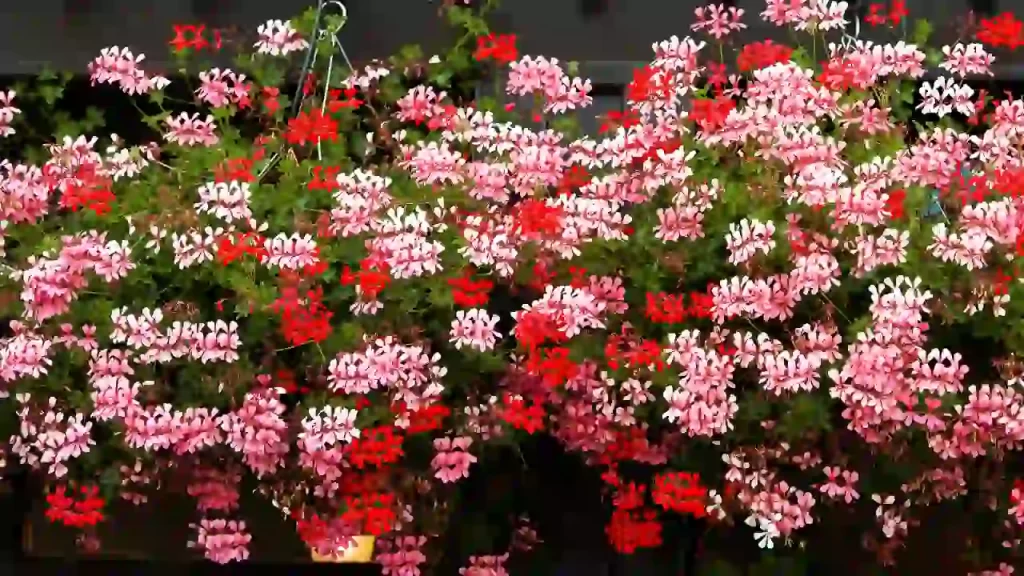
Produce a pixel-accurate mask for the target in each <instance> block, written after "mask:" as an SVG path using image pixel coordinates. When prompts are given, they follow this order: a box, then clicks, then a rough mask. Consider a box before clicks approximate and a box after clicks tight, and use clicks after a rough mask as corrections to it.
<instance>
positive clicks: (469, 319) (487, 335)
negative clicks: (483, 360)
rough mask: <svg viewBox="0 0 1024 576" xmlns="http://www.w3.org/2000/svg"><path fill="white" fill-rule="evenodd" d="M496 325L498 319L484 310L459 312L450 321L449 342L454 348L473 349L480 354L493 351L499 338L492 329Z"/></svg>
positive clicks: (476, 309) (475, 309) (496, 332)
mask: <svg viewBox="0 0 1024 576" xmlns="http://www.w3.org/2000/svg"><path fill="white" fill-rule="evenodd" d="M497 325H498V317H497V316H496V315H493V314H488V313H487V311H486V310H483V309H480V308H473V309H470V310H459V311H458V312H456V313H455V320H452V329H451V342H452V343H453V344H454V345H455V348H457V349H461V348H463V347H467V348H473V349H475V350H477V351H480V352H486V351H488V350H493V349H494V345H495V343H496V342H497V341H498V338H499V337H500V336H501V335H500V334H498V331H497V330H495V329H494V327H495V326H497Z"/></svg>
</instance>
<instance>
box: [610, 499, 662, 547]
mask: <svg viewBox="0 0 1024 576" xmlns="http://www.w3.org/2000/svg"><path fill="white" fill-rule="evenodd" d="M605 532H606V533H607V534H608V540H609V542H611V545H612V547H613V548H615V550H617V551H618V552H620V553H622V554H632V553H633V552H636V550H637V549H638V548H657V547H658V546H661V523H660V522H658V521H657V520H656V519H655V513H654V510H649V509H648V510H643V511H632V510H622V509H616V510H615V512H613V513H612V518H611V521H610V522H609V523H608V526H607V527H606V528H605Z"/></svg>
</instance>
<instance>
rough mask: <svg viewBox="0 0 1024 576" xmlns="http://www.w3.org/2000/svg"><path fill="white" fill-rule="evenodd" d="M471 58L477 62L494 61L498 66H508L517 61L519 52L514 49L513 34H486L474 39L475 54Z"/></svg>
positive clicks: (514, 37) (514, 36)
mask: <svg viewBox="0 0 1024 576" xmlns="http://www.w3.org/2000/svg"><path fill="white" fill-rule="evenodd" d="M473 57H474V58H476V59H477V61H480V62H483V61H484V60H488V59H490V60H494V61H495V62H497V63H498V64H508V63H510V62H514V61H516V60H518V59H519V50H518V49H517V48H516V35H515V34H500V35H497V36H496V35H494V34H493V33H492V34H488V35H487V36H480V37H478V38H477V39H476V52H474V53H473Z"/></svg>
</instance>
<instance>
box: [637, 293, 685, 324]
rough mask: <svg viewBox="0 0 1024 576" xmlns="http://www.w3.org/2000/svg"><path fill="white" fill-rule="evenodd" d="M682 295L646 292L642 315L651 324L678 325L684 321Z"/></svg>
mask: <svg viewBox="0 0 1024 576" xmlns="http://www.w3.org/2000/svg"><path fill="white" fill-rule="evenodd" d="M683 299H684V296H683V295H682V294H666V293H664V292H657V293H653V292H648V293H647V308H646V309H645V310H644V315H645V316H647V318H648V319H650V320H651V322H658V323H661V324H678V323H680V322H682V321H683V320H686V316H687V312H686V306H685V304H684V303H683Z"/></svg>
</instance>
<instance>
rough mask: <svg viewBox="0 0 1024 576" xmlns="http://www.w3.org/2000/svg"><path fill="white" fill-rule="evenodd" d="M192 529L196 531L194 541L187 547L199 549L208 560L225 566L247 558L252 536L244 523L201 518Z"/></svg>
mask: <svg viewBox="0 0 1024 576" xmlns="http://www.w3.org/2000/svg"><path fill="white" fill-rule="evenodd" d="M193 528H195V530H196V539H195V541H194V542H189V546H190V547H195V548H199V549H201V550H202V551H203V554H204V555H205V556H206V558H207V559H208V560H212V561H214V562H216V563H218V564H227V563H228V562H241V561H242V560H246V559H248V558H249V543H250V542H251V541H252V535H250V534H249V532H248V531H247V530H246V528H245V522H242V521H238V520H224V519H217V520H210V519H207V518H203V519H202V520H201V521H200V522H199V524H198V525H193Z"/></svg>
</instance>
